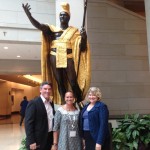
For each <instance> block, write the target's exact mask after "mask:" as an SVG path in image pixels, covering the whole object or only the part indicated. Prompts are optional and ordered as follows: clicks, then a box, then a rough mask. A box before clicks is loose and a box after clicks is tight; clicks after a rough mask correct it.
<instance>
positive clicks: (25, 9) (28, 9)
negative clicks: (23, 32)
mask: <svg viewBox="0 0 150 150" xmlns="http://www.w3.org/2000/svg"><path fill="white" fill-rule="evenodd" d="M22 7H23V9H24V11H25V13H26V14H27V16H28V17H29V16H31V13H30V9H31V7H30V5H29V4H28V3H26V5H24V4H22Z"/></svg>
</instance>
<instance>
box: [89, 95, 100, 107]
mask: <svg viewBox="0 0 150 150" xmlns="http://www.w3.org/2000/svg"><path fill="white" fill-rule="evenodd" d="M88 98H89V101H90V103H93V104H94V103H96V102H97V101H98V100H99V98H98V97H97V96H96V95H95V93H92V92H90V93H89V95H88Z"/></svg>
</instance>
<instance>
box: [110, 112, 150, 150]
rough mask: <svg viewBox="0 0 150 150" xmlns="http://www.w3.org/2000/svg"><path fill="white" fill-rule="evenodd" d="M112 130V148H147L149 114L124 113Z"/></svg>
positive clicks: (130, 149)
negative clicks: (116, 126)
mask: <svg viewBox="0 0 150 150" xmlns="http://www.w3.org/2000/svg"><path fill="white" fill-rule="evenodd" d="M118 122H119V125H118V128H114V129H113V131H112V141H113V147H114V150H140V149H141V150H146V149H147V150H148V149H149V148H148V146H149V145H148V144H149V143H150V115H139V114H132V115H125V117H124V119H121V120H119V121H118Z"/></svg>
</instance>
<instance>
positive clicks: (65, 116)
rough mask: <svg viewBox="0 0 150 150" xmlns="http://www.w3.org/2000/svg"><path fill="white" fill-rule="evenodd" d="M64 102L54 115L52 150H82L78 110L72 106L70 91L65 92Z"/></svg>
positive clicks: (72, 97)
mask: <svg viewBox="0 0 150 150" xmlns="http://www.w3.org/2000/svg"><path fill="white" fill-rule="evenodd" d="M65 102H66V104H64V105H62V106H61V107H59V108H58V110H57V111H56V114H55V118H54V128H53V131H54V133H53V136H54V142H53V146H52V150H82V141H81V137H80V136H79V129H78V119H79V110H78V109H77V108H76V107H75V106H74V95H73V93H72V92H71V91H68V92H66V94H65Z"/></svg>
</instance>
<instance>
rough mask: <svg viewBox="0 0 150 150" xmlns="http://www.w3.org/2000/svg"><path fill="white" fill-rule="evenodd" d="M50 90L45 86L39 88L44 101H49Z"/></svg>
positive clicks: (48, 86)
mask: <svg viewBox="0 0 150 150" xmlns="http://www.w3.org/2000/svg"><path fill="white" fill-rule="evenodd" d="M51 90H52V88H51V86H50V85H48V84H45V85H43V86H42V87H41V88H40V93H41V95H42V96H43V97H44V98H45V99H46V100H49V97H50V95H51Z"/></svg>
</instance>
